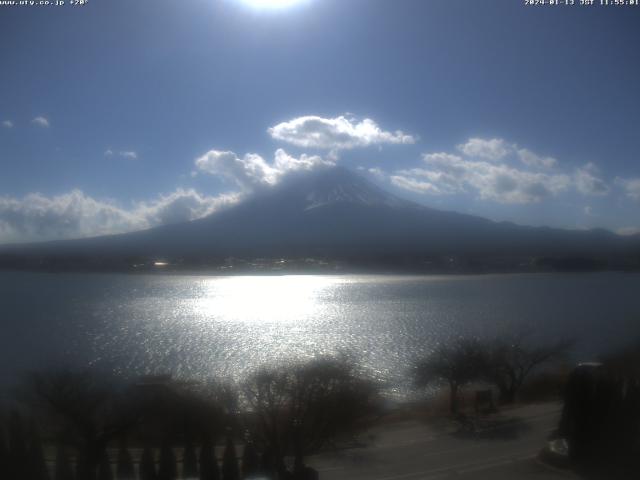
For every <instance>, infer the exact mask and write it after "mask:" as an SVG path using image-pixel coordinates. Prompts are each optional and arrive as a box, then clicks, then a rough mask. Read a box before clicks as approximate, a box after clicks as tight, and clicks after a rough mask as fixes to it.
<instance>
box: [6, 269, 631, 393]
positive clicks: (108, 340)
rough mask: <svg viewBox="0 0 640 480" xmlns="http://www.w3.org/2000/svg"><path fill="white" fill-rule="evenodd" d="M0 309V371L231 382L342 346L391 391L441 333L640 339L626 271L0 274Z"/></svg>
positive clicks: (589, 354)
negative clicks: (66, 370) (91, 371)
mask: <svg viewBox="0 0 640 480" xmlns="http://www.w3.org/2000/svg"><path fill="white" fill-rule="evenodd" d="M0 307H1V312H2V336H1V337H0V355H2V362H1V363H0V375H2V378H3V379H5V380H4V381H5V382H7V381H13V380H15V379H16V378H17V377H18V376H19V375H22V373H23V372H25V371H28V370H34V369H47V368H53V367H57V366H61V365H63V366H68V367H74V368H86V367H87V366H90V365H91V366H94V367H97V368H106V369H109V370H114V371H116V372H119V373H121V374H124V375H138V374H143V373H144V374H155V373H164V372H169V373H172V374H174V375H175V376H178V377H183V378H196V379H204V378H209V377H233V378H236V379H240V378H242V377H243V376H245V375H247V374H248V373H249V372H251V371H253V370H255V369H256V368H258V367H259V366H261V365H265V364H271V363H278V362H284V361H287V360H290V359H299V358H307V357H311V356H314V355H321V354H342V353H343V354H347V355H350V356H352V357H353V358H355V359H357V360H358V361H359V362H360V364H361V365H362V366H363V367H365V368H366V369H367V370H368V371H370V372H371V373H372V374H373V375H374V376H375V377H377V378H378V379H380V380H382V381H384V382H386V383H387V387H388V388H389V390H390V391H393V390H394V389H395V390H398V391H400V390H402V385H403V381H404V380H403V379H404V377H405V374H406V373H407V371H408V369H409V368H410V366H411V364H412V362H413V361H414V359H415V358H417V357H418V356H420V355H421V354H424V353H425V352H428V351H429V349H430V348H432V347H433V346H434V345H436V344H437V342H438V341H440V340H443V339H446V338H447V337H450V336H452V335H459V334H469V335H495V334H499V333H500V332H504V331H514V330H521V329H523V328H526V329H528V330H531V331H532V332H533V333H534V334H535V335H536V336H537V337H538V338H539V341H548V340H550V339H554V338H558V337H567V336H568V337H574V338H576V339H577V341H578V343H577V344H576V348H575V352H574V358H575V359H576V360H590V359H593V358H594V357H595V356H596V355H597V354H598V353H600V352H603V351H606V350H607V349H610V348H614V347H618V346H621V345H624V344H625V343H626V342H629V341H631V340H633V339H635V338H640V274H635V273H634V274H629V273H593V274H522V275H482V276H394V275H294V276H225V277H219V276H203V275H171V274H149V275H134V274H46V273H25V272H0Z"/></svg>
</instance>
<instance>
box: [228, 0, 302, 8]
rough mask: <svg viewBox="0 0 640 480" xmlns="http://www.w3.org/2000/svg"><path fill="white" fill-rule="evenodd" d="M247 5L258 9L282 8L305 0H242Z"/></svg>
mask: <svg viewBox="0 0 640 480" xmlns="http://www.w3.org/2000/svg"><path fill="white" fill-rule="evenodd" d="M240 1H241V2H242V3H244V4H245V5H249V6H250V7H253V8H257V9H281V8H287V7H292V6H294V5H296V4H299V3H302V2H303V1H305V0H240Z"/></svg>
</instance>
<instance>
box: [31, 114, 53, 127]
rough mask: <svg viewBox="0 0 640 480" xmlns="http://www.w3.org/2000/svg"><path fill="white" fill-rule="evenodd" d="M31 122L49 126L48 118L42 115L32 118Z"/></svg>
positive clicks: (40, 125) (39, 125)
mask: <svg viewBox="0 0 640 480" xmlns="http://www.w3.org/2000/svg"><path fill="white" fill-rule="evenodd" d="M31 123H33V124H34V125H36V126H38V127H42V128H49V120H47V119H46V118H45V117H42V116H40V117H36V118H34V119H33V120H31Z"/></svg>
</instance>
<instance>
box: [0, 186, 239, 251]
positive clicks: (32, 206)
mask: <svg viewBox="0 0 640 480" xmlns="http://www.w3.org/2000/svg"><path fill="white" fill-rule="evenodd" d="M239 198H240V196H239V194H237V193H232V194H223V195H219V196H216V197H212V196H207V195H203V194H201V193H198V192H196V191H195V190H192V189H189V190H184V189H178V190H176V191H175V192H173V193H170V194H168V195H161V196H159V197H157V198H156V199H153V200H150V201H146V202H138V203H134V204H133V205H132V206H131V207H130V208H124V207H122V206H120V205H118V204H116V203H115V202H113V201H109V200H96V199H94V198H92V197H90V196H88V195H86V194H85V193H83V192H82V191H81V190H73V191H71V192H68V193H65V194H62V195H56V196H51V197H48V196H45V195H41V194H39V193H32V194H29V195H27V196H25V197H23V198H19V199H18V198H11V197H0V243H10V242H25V241H40V240H55V239H68V238H81V237H90V236H96V235H105V234H114V233H123V232H129V231H135V230H142V229H145V228H150V227H154V226H157V225H163V224H167V223H177V222H182V221H188V220H193V219H196V218H200V217H203V216H206V215H209V214H211V213H213V212H215V211H216V210H218V209H220V208H223V207H224V206H226V205H230V204H233V203H235V202H237V201H238V200H239Z"/></svg>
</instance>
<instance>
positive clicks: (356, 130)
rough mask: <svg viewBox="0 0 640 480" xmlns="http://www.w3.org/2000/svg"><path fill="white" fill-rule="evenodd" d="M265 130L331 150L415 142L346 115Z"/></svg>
mask: <svg viewBox="0 0 640 480" xmlns="http://www.w3.org/2000/svg"><path fill="white" fill-rule="evenodd" d="M268 132H269V135H271V137H273V138H274V139H276V140H280V141H283V142H287V143H290V144H292V145H296V146H298V147H304V148H319V149H326V150H334V151H337V150H348V149H352V148H356V147H368V146H370V145H382V144H412V143H415V141H416V138H415V137H414V136H412V135H408V134H406V133H404V132H402V131H400V130H396V131H395V132H389V131H385V130H382V129H381V128H380V127H379V126H378V124H377V123H376V122H374V121H373V120H371V119H370V118H365V119H364V120H361V121H358V120H356V119H354V118H347V117H345V116H339V117H336V118H322V117H318V116H313V115H309V116H304V117H298V118H294V119H293V120H290V121H288V122H283V123H279V124H278V125H276V126H274V127H271V128H269V129H268Z"/></svg>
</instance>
